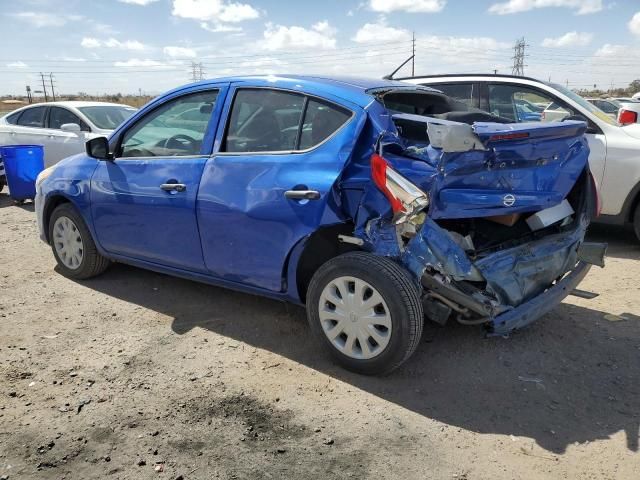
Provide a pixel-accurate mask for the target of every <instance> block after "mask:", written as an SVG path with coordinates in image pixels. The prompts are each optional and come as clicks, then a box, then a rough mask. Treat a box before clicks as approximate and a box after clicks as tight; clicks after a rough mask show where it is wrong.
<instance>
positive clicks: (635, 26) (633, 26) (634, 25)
mask: <svg viewBox="0 0 640 480" xmlns="http://www.w3.org/2000/svg"><path fill="white" fill-rule="evenodd" d="M627 26H628V27H629V31H630V32H631V33H633V34H634V35H636V36H638V37H640V12H638V13H636V14H635V15H634V16H633V17H632V18H631V20H630V21H629V23H628V24H627Z"/></svg>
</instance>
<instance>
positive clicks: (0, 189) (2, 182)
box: [0, 180, 5, 192]
mask: <svg viewBox="0 0 640 480" xmlns="http://www.w3.org/2000/svg"><path fill="white" fill-rule="evenodd" d="M4 185H5V183H4V180H0V192H2V190H4Z"/></svg>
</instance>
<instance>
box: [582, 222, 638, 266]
mask: <svg viewBox="0 0 640 480" xmlns="http://www.w3.org/2000/svg"><path fill="white" fill-rule="evenodd" d="M587 240H588V241H590V242H605V243H608V244H609V248H607V257H613V258H630V259H634V260H640V240H638V239H637V238H636V235H635V233H634V232H633V229H631V228H623V227H618V226H615V225H597V224H594V225H591V226H590V227H589V232H588V233H587Z"/></svg>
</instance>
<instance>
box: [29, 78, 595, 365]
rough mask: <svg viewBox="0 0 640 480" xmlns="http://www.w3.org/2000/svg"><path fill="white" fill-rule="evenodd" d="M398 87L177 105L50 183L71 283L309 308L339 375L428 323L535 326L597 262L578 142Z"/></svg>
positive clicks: (399, 359) (388, 356)
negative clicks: (182, 287) (188, 283)
mask: <svg viewBox="0 0 640 480" xmlns="http://www.w3.org/2000/svg"><path fill="white" fill-rule="evenodd" d="M509 122H510V120H508V119H505V118H501V117H498V116H493V115H491V114H489V113H486V112H482V111H470V110H469V109H468V108H467V107H466V106H464V105H462V104H460V103H458V102H456V101H454V100H452V99H450V98H449V97H447V96H445V95H443V94H442V93H440V92H438V91H437V90H433V89H430V88H427V87H421V86H416V85H408V84H404V83H401V82H395V81H387V80H366V79H355V78H323V77H311V76H247V77H234V78H221V79H216V80H207V81H203V82H200V83H194V84H190V85H187V86H185V87H181V88H178V89H175V90H172V91H170V92H168V93H166V94H164V95H162V96H160V97H158V98H157V99H155V100H153V101H152V102H150V103H149V104H148V105H146V106H145V107H144V108H142V109H141V110H140V111H138V112H137V113H136V114H135V115H133V116H132V117H131V118H129V119H128V120H127V121H126V122H125V123H124V124H122V125H121V126H120V127H119V128H118V129H117V130H115V131H114V132H113V133H112V134H111V135H110V137H109V138H105V137H99V138H95V139H92V140H90V141H88V142H87V146H86V150H87V151H86V154H80V155H76V156H73V157H69V158H66V159H64V160H63V161H61V162H60V163H58V164H57V165H55V166H53V167H51V168H48V169H47V170H45V171H44V172H42V174H41V175H40V176H39V177H38V180H37V197H36V211H37V217H38V223H39V227H40V234H41V238H42V239H43V240H44V241H45V242H47V243H48V244H49V245H51V248H52V251H53V255H54V256H55V259H56V261H57V263H58V266H59V269H60V271H61V272H62V273H63V274H64V275H66V276H68V277H71V278H75V279H88V278H91V277H94V276H96V275H99V274H101V273H102V272H104V271H105V270H106V269H107V268H108V267H109V265H110V263H112V262H123V263H128V264H131V265H135V266H138V267H141V268H147V269H151V270H155V271H157V272H162V273H166V274H170V275H177V276H181V277H185V278H189V279H192V280H197V281H201V282H207V283H210V284H212V285H217V286H223V287H228V288H232V289H236V290H241V291H244V292H248V293H253V294H258V295H264V296H268V297H272V298H274V299H280V300H284V301H289V302H294V303H297V304H301V305H306V308H307V315H308V319H309V323H310V326H311V329H312V330H313V332H314V333H315V334H316V335H317V338H318V340H319V341H320V342H322V343H323V344H324V345H325V346H326V348H327V349H328V351H329V352H331V353H332V354H333V355H334V357H335V358H336V359H337V361H338V362H340V363H341V364H342V365H343V366H344V367H346V368H349V369H351V370H354V371H357V372H360V373H365V374H381V373H387V372H390V371H391V370H393V369H394V368H396V367H398V366H399V365H401V364H402V363H403V362H404V361H406V360H407V359H408V358H409V356H410V355H411V354H412V353H413V351H414V350H415V349H416V347H417V345H418V342H419V340H420V336H421V333H422V328H423V323H424V319H425V318H427V319H428V320H429V321H433V322H437V323H439V324H445V323H446V322H447V321H458V322H460V323H463V324H470V325H483V326H484V327H485V329H486V331H487V333H488V334H490V335H504V334H507V333H509V332H511V331H513V330H516V329H519V328H522V327H524V326H525V325H527V324H529V323H530V322H532V321H533V320H535V319H536V318H538V317H540V316H541V315H543V314H544V313H546V312H548V311H550V310H551V309H552V308H553V307H554V306H555V305H557V304H558V303H559V302H561V301H562V299H563V298H564V297H565V296H566V295H568V294H569V293H570V292H571V291H572V290H573V289H574V288H575V287H576V285H577V284H578V283H579V282H580V281H581V280H582V278H584V276H585V275H586V274H587V272H588V271H589V268H590V267H591V265H592V264H598V265H601V266H602V265H603V263H602V262H603V255H604V247H605V246H604V245H600V244H592V243H585V242H584V234H585V230H586V228H587V225H588V224H589V221H590V219H591V218H592V217H593V215H596V214H597V190H596V188H595V186H594V183H593V180H592V178H591V175H590V173H589V168H588V161H587V160H588V154H589V148H588V145H587V142H586V140H585V137H584V132H585V129H586V124H585V123H584V122H581V121H579V119H577V120H575V121H574V120H568V121H564V122H561V123H553V122H549V123H542V124H512V123H509Z"/></svg>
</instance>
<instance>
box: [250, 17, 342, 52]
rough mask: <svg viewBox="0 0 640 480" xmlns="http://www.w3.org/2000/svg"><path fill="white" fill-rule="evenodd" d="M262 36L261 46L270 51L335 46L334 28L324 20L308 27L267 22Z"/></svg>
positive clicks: (331, 47)
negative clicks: (262, 42)
mask: <svg viewBox="0 0 640 480" xmlns="http://www.w3.org/2000/svg"><path fill="white" fill-rule="evenodd" d="M263 36H264V40H265V41H264V44H263V48H264V49H265V50H270V51H274V50H285V49H290V50H300V49H305V48H317V49H325V50H329V49H333V48H336V29H335V28H333V27H332V26H330V25H329V22H327V21H326V20H325V21H322V22H318V23H316V24H314V25H312V26H311V28H310V29H307V28H304V27H298V26H295V25H294V26H291V27H285V26H283V25H274V24H272V23H267V25H266V30H265V31H264V34H263Z"/></svg>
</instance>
